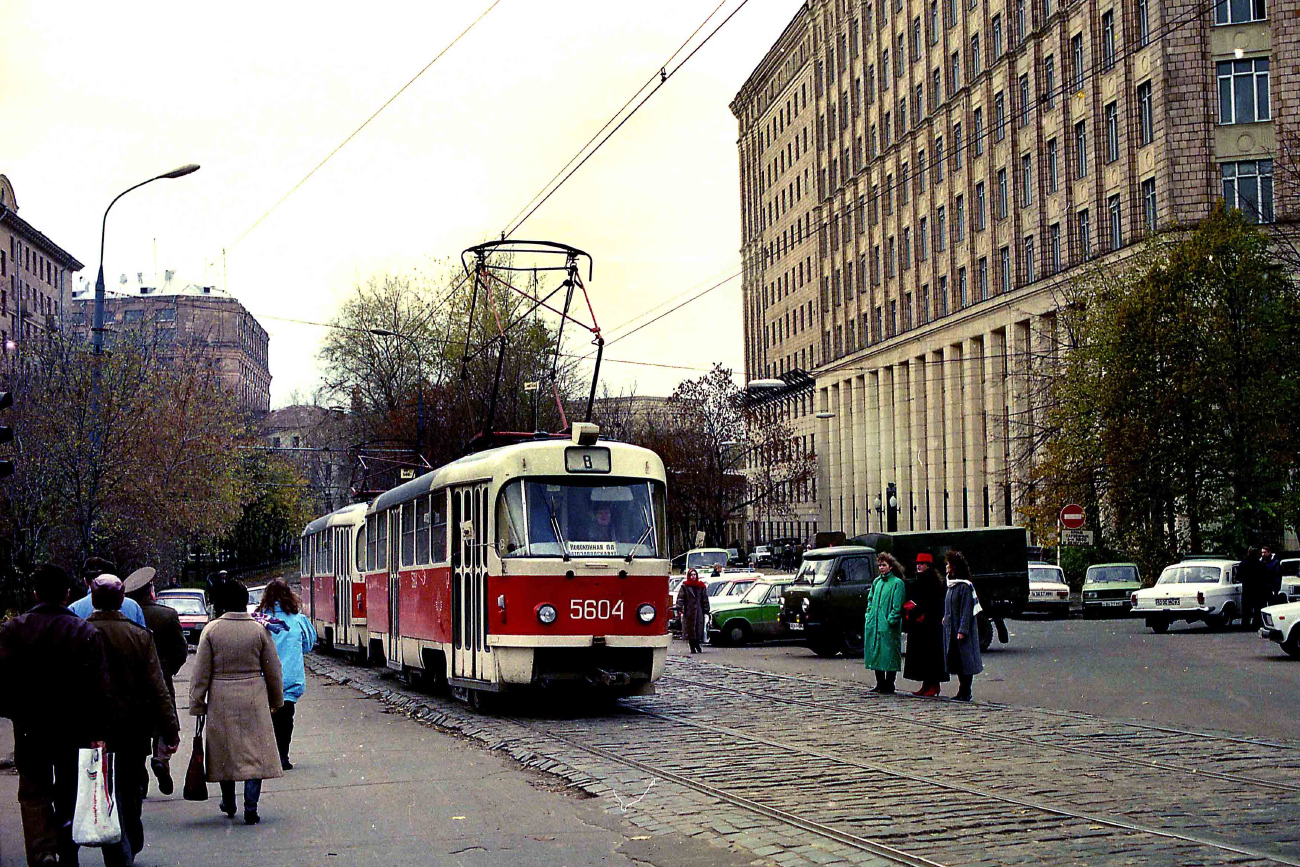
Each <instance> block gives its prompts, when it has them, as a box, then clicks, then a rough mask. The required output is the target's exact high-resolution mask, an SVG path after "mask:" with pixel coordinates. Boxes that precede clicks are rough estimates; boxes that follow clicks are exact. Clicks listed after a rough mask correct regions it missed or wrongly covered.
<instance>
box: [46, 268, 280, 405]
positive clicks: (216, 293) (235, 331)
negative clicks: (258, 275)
mask: <svg viewBox="0 0 1300 867" xmlns="http://www.w3.org/2000/svg"><path fill="white" fill-rule="evenodd" d="M137 282H138V284H139V285H137V286H136V287H134V291H126V290H124V289H121V288H119V289H118V290H116V291H111V292H109V293H107V297H106V298H105V300H104V328H105V329H106V330H107V331H108V333H107V334H106V335H105V339H106V343H111V341H112V337H113V331H114V330H121V329H126V328H131V327H133V326H135V327H149V328H152V329H154V333H155V334H156V335H157V338H158V340H159V341H160V342H161V343H162V344H163V345H165V346H175V347H176V348H177V351H180V350H182V349H184V350H187V351H188V350H198V351H200V352H201V353H202V354H203V355H204V356H206V357H207V358H208V361H209V363H210V364H211V365H212V367H213V369H214V370H216V371H218V372H219V374H220V376H221V381H222V384H223V385H224V386H225V388H226V389H227V390H229V391H231V392H233V393H234V394H235V396H236V397H237V398H238V399H239V402H240V405H241V406H242V407H243V408H244V409H246V410H248V411H249V412H253V413H263V412H267V411H269V410H270V408H271V371H270V368H269V366H268V365H269V355H268V353H269V350H270V337H269V336H268V335H267V333H266V330H265V329H264V328H262V326H261V325H259V324H258V322H257V320H256V319H255V318H254V317H253V314H251V313H249V312H248V311H247V310H246V309H245V308H244V305H243V304H240V303H239V300H238V299H236V298H235V297H234V296H232V295H230V294H229V293H227V292H225V291H224V290H222V289H218V288H216V287H215V286H199V285H195V284H189V285H180V284H178V283H176V282H175V281H174V280H173V278H172V272H170V271H168V272H166V273H165V279H164V280H163V281H162V284H163V285H162V286H148V285H145V282H144V279H143V275H139V277H138V279H137ZM127 285H128V284H127V283H126V282H125V277H124V278H123V282H122V283H120V284H119V286H123V287H124V286H127ZM94 309H95V290H94V287H93V286H91V285H89V284H83V286H82V287H81V288H79V289H78V290H77V291H76V292H73V293H72V295H71V297H70V298H69V302H68V307H67V311H66V315H65V316H64V319H63V323H62V326H63V327H64V328H65V329H66V330H67V331H69V332H70V333H73V334H77V335H80V336H81V337H82V338H84V339H86V340H89V339H90V336H91V326H92V324H93V320H94Z"/></svg>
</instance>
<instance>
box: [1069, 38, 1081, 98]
mask: <svg viewBox="0 0 1300 867" xmlns="http://www.w3.org/2000/svg"><path fill="white" fill-rule="evenodd" d="M1070 75H1071V76H1072V78H1073V80H1072V82H1071V85H1072V86H1071V88H1070V89H1071V90H1073V91H1074V92H1075V93H1078V92H1079V91H1081V90H1083V76H1084V72H1083V34H1082V33H1076V34H1075V35H1074V36H1072V37H1070Z"/></svg>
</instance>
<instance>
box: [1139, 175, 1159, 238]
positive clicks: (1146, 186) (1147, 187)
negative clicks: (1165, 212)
mask: <svg viewBox="0 0 1300 867" xmlns="http://www.w3.org/2000/svg"><path fill="white" fill-rule="evenodd" d="M1142 214H1143V216H1144V217H1145V220H1146V225H1147V231H1148V232H1154V231H1155V230H1156V216H1157V215H1156V179H1155V178H1148V179H1146V180H1145V181H1143V182H1142Z"/></svg>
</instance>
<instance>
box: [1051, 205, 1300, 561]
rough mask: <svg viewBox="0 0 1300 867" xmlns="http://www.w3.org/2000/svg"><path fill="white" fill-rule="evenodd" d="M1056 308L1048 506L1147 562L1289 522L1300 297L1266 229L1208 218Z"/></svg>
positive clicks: (1237, 217)
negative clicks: (1083, 520)
mask: <svg viewBox="0 0 1300 867" xmlns="http://www.w3.org/2000/svg"><path fill="white" fill-rule="evenodd" d="M1065 301H1066V303H1064V304H1063V305H1062V308H1061V311H1060V318H1061V325H1062V328H1061V335H1062V341H1063V345H1062V346H1061V350H1062V352H1061V355H1060V359H1059V362H1058V364H1059V366H1058V367H1057V368H1056V370H1055V375H1054V376H1052V377H1051V379H1050V380H1049V381H1048V396H1049V399H1048V402H1047V411H1046V426H1045V431H1046V443H1045V446H1046V447H1045V452H1044V455H1045V456H1044V459H1043V461H1042V462H1041V463H1040V464H1039V466H1038V467H1037V469H1036V483H1037V484H1036V486H1037V489H1038V491H1037V498H1038V501H1039V502H1041V503H1044V504H1050V505H1045V506H1044V507H1043V508H1046V509H1047V510H1049V511H1050V510H1051V509H1054V508H1056V506H1057V504H1059V503H1063V502H1069V501H1071V500H1076V501H1079V502H1082V503H1083V504H1084V505H1085V507H1087V508H1089V509H1090V510H1091V511H1093V513H1094V514H1095V515H1097V516H1098V517H1099V518H1100V526H1102V527H1103V528H1106V530H1107V532H1108V534H1109V535H1110V536H1111V537H1112V540H1111V541H1112V542H1113V544H1112V547H1115V548H1118V549H1121V550H1126V551H1129V552H1131V553H1132V554H1133V555H1134V556H1136V557H1137V558H1138V559H1139V560H1140V561H1141V562H1143V563H1144V564H1145V565H1147V566H1151V567H1154V566H1157V565H1163V564H1164V563H1167V562H1169V560H1170V559H1171V558H1173V557H1175V556H1177V555H1179V554H1182V553H1188V552H1193V553H1194V552H1204V551H1210V550H1222V551H1234V552H1239V551H1240V550H1241V549H1242V548H1244V547H1245V546H1246V545H1247V544H1258V543H1260V542H1267V541H1274V542H1276V540H1278V539H1279V538H1280V536H1281V532H1282V528H1283V526H1284V524H1288V523H1290V524H1292V525H1294V521H1295V491H1294V487H1293V481H1292V480H1293V479H1294V477H1295V475H1296V469H1297V459H1296V453H1295V449H1294V442H1295V436H1296V434H1297V431H1296V422H1295V417H1294V407H1295V406H1296V402H1297V398H1300V351H1298V350H1300V334H1298V333H1297V330H1296V323H1297V322H1300V292H1298V291H1297V286H1296V284H1295V282H1294V280H1293V279H1292V277H1291V273H1290V271H1289V269H1286V268H1285V267H1283V266H1282V265H1281V264H1280V263H1279V262H1278V260H1277V259H1276V258H1275V255H1274V251H1273V249H1272V246H1271V242H1270V239H1269V236H1268V234H1267V233H1266V231H1265V230H1263V229H1261V228H1260V227H1258V226H1255V225H1253V224H1251V223H1249V222H1247V221H1245V220H1244V219H1243V218H1242V216H1241V214H1240V212H1237V211H1227V210H1224V209H1223V208H1219V209H1216V210H1215V211H1214V213H1213V214H1211V215H1210V217H1209V218H1208V219H1206V220H1205V221H1203V222H1202V223H1201V224H1199V225H1198V226H1196V227H1194V228H1191V229H1188V230H1183V231H1178V232H1173V233H1168V234H1164V235H1159V236H1156V237H1154V238H1152V239H1150V240H1149V241H1148V242H1147V243H1146V244H1145V245H1144V246H1143V247H1142V248H1141V250H1140V251H1139V253H1138V254H1137V255H1136V256H1134V257H1133V258H1131V259H1130V260H1128V261H1127V262H1126V263H1125V264H1124V265H1123V266H1122V267H1120V268H1116V269H1102V270H1095V271H1093V272H1092V273H1091V274H1089V275H1088V276H1087V277H1085V278H1083V279H1081V280H1079V281H1076V282H1075V283H1074V284H1073V285H1072V286H1071V288H1070V290H1069V296H1068V297H1067V298H1066V299H1065ZM1038 518H1039V519H1040V520H1042V521H1044V522H1047V521H1048V520H1049V516H1047V515H1040V516H1038Z"/></svg>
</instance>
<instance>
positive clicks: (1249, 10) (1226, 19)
mask: <svg viewBox="0 0 1300 867" xmlns="http://www.w3.org/2000/svg"><path fill="white" fill-rule="evenodd" d="M1267 17H1268V4H1267V2H1266V0H1219V2H1218V4H1217V5H1216V6H1215V7H1214V23H1215V24H1241V23H1243V22H1246V21H1263V20H1264V19H1265V18H1267Z"/></svg>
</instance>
